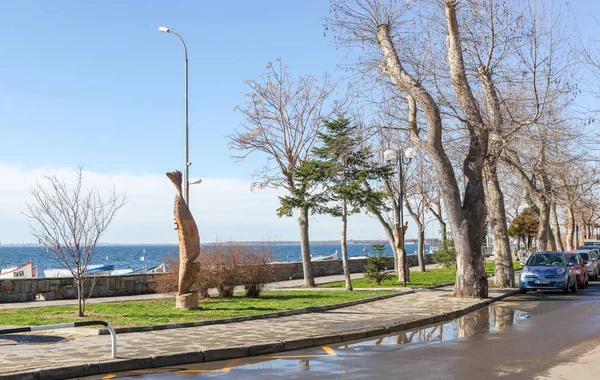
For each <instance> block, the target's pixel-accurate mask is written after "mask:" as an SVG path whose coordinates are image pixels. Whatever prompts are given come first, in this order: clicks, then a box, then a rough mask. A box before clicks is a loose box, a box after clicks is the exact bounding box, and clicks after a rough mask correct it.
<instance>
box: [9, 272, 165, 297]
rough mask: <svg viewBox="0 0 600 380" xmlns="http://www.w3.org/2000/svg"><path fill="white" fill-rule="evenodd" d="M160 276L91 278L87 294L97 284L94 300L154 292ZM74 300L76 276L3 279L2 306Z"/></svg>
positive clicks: (135, 275)
mask: <svg viewBox="0 0 600 380" xmlns="http://www.w3.org/2000/svg"><path fill="white" fill-rule="evenodd" d="M160 275H161V274H158V273H157V274H129V275H122V276H98V277H90V278H89V279H88V280H87V281H86V289H85V291H86V293H87V292H89V290H90V287H91V286H92V284H93V293H92V297H112V296H129V295H137V294H147V293H154V286H153V283H154V278H155V277H156V276H160ZM94 280H95V283H94ZM74 298H77V285H76V284H75V280H73V278H72V277H53V278H52V277H51V278H45V277H39V278H23V279H1V280H0V303H7V302H26V301H36V300H38V301H43V300H60V299H74Z"/></svg>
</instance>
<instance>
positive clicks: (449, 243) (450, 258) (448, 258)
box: [432, 239, 456, 268]
mask: <svg viewBox="0 0 600 380" xmlns="http://www.w3.org/2000/svg"><path fill="white" fill-rule="evenodd" d="M432 258H433V261H434V262H435V263H436V264H439V265H441V266H443V267H444V268H455V267H456V248H454V240H452V239H448V240H446V241H445V242H444V244H442V248H440V249H439V250H437V251H436V252H435V253H434V254H433V257H432Z"/></svg>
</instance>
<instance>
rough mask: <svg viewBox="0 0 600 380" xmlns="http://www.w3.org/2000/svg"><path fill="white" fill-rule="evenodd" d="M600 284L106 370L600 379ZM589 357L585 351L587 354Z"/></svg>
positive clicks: (459, 379)
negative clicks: (233, 354)
mask: <svg viewBox="0 0 600 380" xmlns="http://www.w3.org/2000/svg"><path fill="white" fill-rule="evenodd" d="M599 316H600V283H598V282H595V283H591V284H590V287H589V288H588V289H586V290H580V291H579V292H578V293H576V294H569V295H563V294H562V293H553V292H534V293H527V294H525V295H518V296H514V297H510V298H507V299H505V300H504V301H501V302H497V303H495V304H494V306H491V307H489V308H485V309H481V310H478V311H477V312H475V313H471V314H469V315H466V316H464V317H461V318H459V319H457V320H455V321H452V322H447V323H445V324H443V325H436V326H431V327H428V328H424V329H419V330H411V331H407V332H404V333H402V334H399V335H393V336H385V337H380V338H369V340H367V341H362V342H347V343H344V344H343V345H340V346H330V347H329V346H325V347H320V348H313V349H307V350H301V351H294V352H284V353H280V354H277V355H270V356H263V357H256V358H245V359H240V360H231V361H223V362H213V363H204V364H198V365H186V366H182V367H177V368H163V369H153V370H147V371H135V372H129V373H118V374H110V375H103V376H96V377H90V378H89V379H92V378H93V379H100V378H105V379H108V378H120V379H126V378H136V379H140V378H142V379H177V380H183V379H203V378H215V377H217V378H223V379H272V378H285V379H309V378H336V379H337V378H340V379H342V378H343V379H373V378H376V379H411V380H412V379H419V380H423V379H456V380H465V379H473V380H475V379H477V380H479V379H493V378H502V379H540V380H542V379H555V378H556V379H558V378H561V379H563V378H564V379H568V378H578V379H595V378H598V377H600V350H598V346H600V317H599ZM585 355H587V357H586V356H585Z"/></svg>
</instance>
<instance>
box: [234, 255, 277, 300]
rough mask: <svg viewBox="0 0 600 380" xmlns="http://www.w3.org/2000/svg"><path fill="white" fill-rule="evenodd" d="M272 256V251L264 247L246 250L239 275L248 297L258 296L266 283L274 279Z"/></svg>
mask: <svg viewBox="0 0 600 380" xmlns="http://www.w3.org/2000/svg"><path fill="white" fill-rule="evenodd" d="M270 256H271V254H270V251H269V250H268V249H263V248H255V249H252V250H246V252H245V253H244V255H243V263H242V264H241V266H240V268H239V275H240V281H241V283H242V285H244V290H245V292H246V296H247V297H258V296H259V295H260V292H261V291H262V290H263V287H264V286H265V284H266V283H268V282H271V281H273V278H274V277H273V267H272V266H270V265H269V262H270V261H271V258H270Z"/></svg>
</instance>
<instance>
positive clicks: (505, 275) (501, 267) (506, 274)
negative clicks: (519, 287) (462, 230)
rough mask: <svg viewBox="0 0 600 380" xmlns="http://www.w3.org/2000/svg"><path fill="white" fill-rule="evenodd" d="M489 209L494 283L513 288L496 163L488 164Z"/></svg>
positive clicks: (503, 208) (502, 200)
mask: <svg viewBox="0 0 600 380" xmlns="http://www.w3.org/2000/svg"><path fill="white" fill-rule="evenodd" d="M486 183H487V186H486V189H487V211H488V219H489V223H490V227H491V229H492V237H493V239H494V258H495V262H496V265H495V269H494V283H495V284H496V285H497V286H501V287H505V288H512V287H513V286H514V285H515V272H514V268H513V261H512V255H511V253H510V244H509V240H508V228H507V223H506V209H505V207H504V194H502V189H501V188H500V183H499V181H498V172H497V170H496V165H486Z"/></svg>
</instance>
